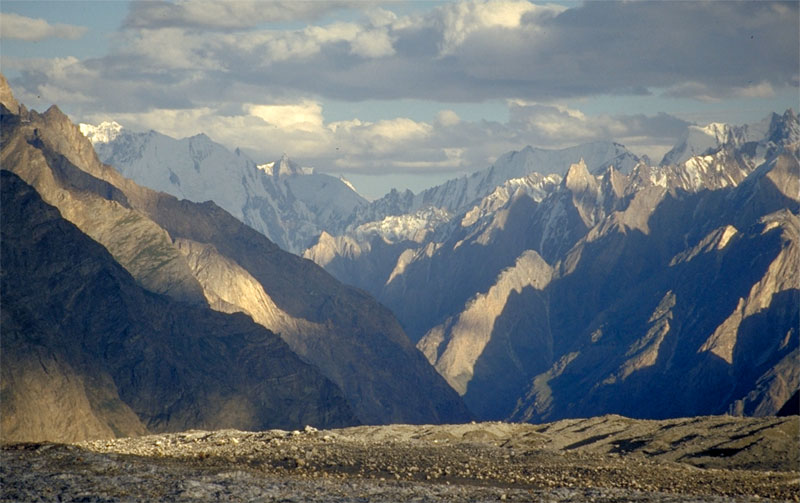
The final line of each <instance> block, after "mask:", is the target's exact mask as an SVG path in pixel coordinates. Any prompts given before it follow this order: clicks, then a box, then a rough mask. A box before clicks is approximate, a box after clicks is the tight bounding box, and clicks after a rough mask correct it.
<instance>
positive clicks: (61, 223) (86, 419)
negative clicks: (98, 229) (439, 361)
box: [0, 170, 355, 441]
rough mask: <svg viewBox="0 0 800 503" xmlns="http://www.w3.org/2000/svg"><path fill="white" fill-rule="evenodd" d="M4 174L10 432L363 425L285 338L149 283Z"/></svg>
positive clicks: (32, 437)
mask: <svg viewBox="0 0 800 503" xmlns="http://www.w3.org/2000/svg"><path fill="white" fill-rule="evenodd" d="M1 176H2V178H0V181H2V205H3V225H2V257H3V260H2V279H3V281H2V298H3V305H2V316H3V339H2V350H3V367H2V378H3V379H2V387H1V388H0V389H1V390H2V391H1V392H2V398H3V400H2V408H3V414H2V436H3V439H4V440H28V441H39V440H56V441H74V440H81V439H88V438H109V437H114V436H127V435H138V434H143V433H146V432H147V431H153V432H157V431H180V430H185V429H190V428H244V429H264V428H273V427H278V428H293V427H294V428H296V427H298V426H302V425H304V424H332V425H345V424H350V423H352V422H353V421H354V420H355V418H354V416H353V414H352V412H351V410H350V408H349V407H348V405H347V401H346V400H345V398H344V396H343V395H342V393H341V391H340V390H339V389H338V388H337V387H336V386H335V385H334V384H333V383H332V382H330V381H329V380H327V379H326V378H324V377H323V376H322V375H320V374H319V372H318V371H317V370H316V369H314V368H313V367H311V366H310V365H308V364H306V363H303V362H302V361H300V359H299V358H297V357H296V356H295V355H294V354H293V353H292V351H291V350H290V349H289V347H288V346H287V345H286V344H285V343H284V342H283V341H281V340H280V339H279V338H278V337H277V336H276V335H275V334H273V333H271V332H269V331H267V330H266V329H264V328H263V327H260V326H259V325H256V324H255V323H253V322H252V321H251V320H249V319H248V318H246V317H244V316H242V315H234V316H231V315H226V314H222V313H217V312H214V311H212V310H210V309H208V308H205V307H202V306H195V305H191V304H187V303H182V302H177V301H175V300H172V299H170V298H168V297H165V296H162V295H158V294H153V293H150V292H148V291H146V290H144V289H143V288H142V287H141V286H139V285H138V284H137V283H136V282H135V280H134V279H133V278H132V277H131V276H130V274H128V272H127V271H125V270H124V269H123V268H122V267H120V266H119V264H117V262H116V261H115V260H114V259H113V257H112V256H111V255H110V254H109V253H108V251H107V250H106V249H104V248H103V247H102V246H100V245H99V244H98V243H96V242H95V241H93V240H92V239H90V238H89V237H88V236H86V235H84V234H83V233H82V232H80V230H78V228H76V227H75V226H74V225H73V224H71V223H69V222H67V221H65V220H64V219H62V218H61V215H60V214H59V212H58V210H56V209H55V208H53V207H51V206H49V205H46V204H45V203H43V202H42V201H41V198H40V197H39V195H38V193H37V192H36V191H35V190H34V189H33V188H32V187H30V186H29V185H27V184H26V183H24V182H23V181H22V180H21V179H19V178H18V177H17V176H16V175H13V174H11V173H10V172H8V171H5V170H3V171H2V175H1Z"/></svg>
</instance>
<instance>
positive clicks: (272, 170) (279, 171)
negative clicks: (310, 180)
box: [258, 154, 314, 177]
mask: <svg viewBox="0 0 800 503" xmlns="http://www.w3.org/2000/svg"><path fill="white" fill-rule="evenodd" d="M258 169H260V170H261V171H263V172H265V173H266V174H268V175H270V176H276V177H280V176H292V175H313V174H314V168H310V167H305V166H299V165H297V164H296V163H295V162H294V161H292V160H291V159H289V156H288V155H286V154H283V155H282V156H281V158H280V159H278V160H277V161H272V162H268V163H265V164H259V165H258Z"/></svg>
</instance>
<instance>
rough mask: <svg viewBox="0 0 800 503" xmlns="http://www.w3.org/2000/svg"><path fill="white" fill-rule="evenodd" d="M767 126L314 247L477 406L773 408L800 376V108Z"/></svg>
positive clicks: (584, 410)
mask: <svg viewBox="0 0 800 503" xmlns="http://www.w3.org/2000/svg"><path fill="white" fill-rule="evenodd" d="M761 125H762V126H763V127H762V128H761V129H760V131H761V132H760V136H752V135H754V134H755V133H753V131H755V130H756V129H757V128H752V127H751V128H738V129H737V128H732V127H727V129H726V127H722V126H720V125H717V126H716V130H718V131H721V130H727V131H729V132H728V133H726V134H725V135H720V143H719V144H717V145H716V146H715V147H714V146H708V145H707V143H706V142H705V138H704V140H703V143H702V144H701V145H699V146H698V145H689V143H691V140H692V139H693V135H688V136H687V137H688V138H689V140H688V141H689V143H687V140H683V141H682V143H681V144H679V145H678V146H676V148H675V149H673V151H672V154H674V153H676V152H684V151H687V150H688V151H690V152H696V151H700V152H702V154H701V155H694V156H690V157H688V158H686V160H684V161H683V162H680V163H677V164H670V163H669V162H668V161H669V159H670V158H672V157H680V156H676V155H672V154H668V155H667V156H665V162H664V163H662V164H661V165H659V166H649V165H648V164H647V163H646V162H643V161H642V162H639V163H638V164H636V165H635V166H634V167H633V168H631V169H629V170H628V169H627V168H626V171H628V173H625V172H621V171H619V170H617V169H616V168H615V167H614V166H608V167H605V168H600V169H597V168H596V167H595V165H587V163H586V162H585V161H584V160H580V161H579V162H575V163H574V164H572V165H571V166H570V168H569V170H568V171H567V172H566V175H565V176H564V177H563V178H561V179H560V181H558V183H552V184H551V185H549V186H547V187H546V188H545V190H541V191H531V190H529V189H528V187H530V186H531V184H530V181H531V180H532V179H537V177H540V176H542V175H541V174H536V175H528V176H527V177H524V178H523V179H521V180H519V181H517V180H512V181H507V182H506V183H505V184H504V185H503V186H500V187H498V188H497V189H496V191H495V192H493V193H491V194H489V195H488V196H486V197H484V198H483V199H480V200H478V201H477V202H473V203H472V204H471V205H467V206H465V207H463V208H462V209H461V211H460V212H453V214H452V217H451V218H450V219H449V220H447V221H444V222H442V223H440V224H439V225H438V226H436V227H435V228H434V229H432V230H431V231H430V232H428V233H427V234H426V235H425V237H424V238H423V239H420V240H413V239H406V240H403V241H394V242H392V241H391V240H389V239H386V238H384V237H378V236H373V237H372V238H371V239H370V240H365V239H363V238H359V237H358V236H357V235H355V234H352V233H351V234H349V235H344V236H337V237H332V236H324V235H323V236H322V237H321V238H320V240H319V241H318V243H317V244H316V245H315V246H314V247H312V248H310V249H309V250H308V251H307V252H306V255H305V256H307V257H309V258H312V259H314V260H315V261H317V262H318V263H320V264H322V265H324V266H325V267H326V268H327V269H328V270H329V271H331V272H332V273H333V274H334V275H336V276H337V277H339V278H340V279H342V280H343V281H349V282H351V283H352V284H355V285H358V286H359V287H361V288H364V289H366V290H367V291H369V292H371V293H372V294H373V295H375V296H376V298H378V299H379V300H380V301H381V302H383V303H384V304H386V305H387V306H388V307H389V308H391V309H392V310H393V312H395V314H396V315H397V316H398V318H399V319H400V321H401V323H403V326H404V327H405V329H406V331H407V333H408V334H409V336H410V337H411V338H412V340H415V341H418V343H417V346H418V347H419V348H420V350H422V351H423V352H424V353H425V354H426V356H427V357H428V359H429V361H430V362H431V364H433V365H434V366H436V368H437V370H439V372H440V373H441V374H442V375H443V376H445V378H446V379H447V380H448V382H449V383H450V384H451V386H453V388H454V389H456V390H457V391H458V392H459V394H461V395H462V396H463V398H464V399H465V401H466V402H467V405H468V406H469V407H470V409H471V410H472V412H473V413H475V414H476V416H477V417H479V418H485V419H513V420H526V421H542V420H551V419H560V418H563V417H579V416H592V415H598V414H605V413H618V414H624V415H628V416H632V417H642V418H663V417H675V416H689V415H697V414H718V413H726V412H731V413H739V414H741V413H746V414H762V415H764V414H772V413H775V412H776V411H777V410H778V409H780V407H781V406H782V405H783V404H784V403H786V402H787V401H788V400H789V398H790V396H791V395H792V393H794V391H795V390H797V389H798V387H800V378H799V376H798V370H797V369H798V345H799V344H798V326H800V321H799V320H798V310H799V309H800V307H798V306H800V298H798V287H799V286H800V285H798V278H800V271H798V264H800V257H798V256H797V247H798V237H797V236H798V218H797V214H798V199H800V189H798V176H799V173H798V172H799V171H800V169H799V168H798V161H797V157H798V149H799V148H800V128H798V120H797V117H796V116H795V115H794V112H793V111H787V112H786V113H784V114H783V115H778V114H773V115H772V116H770V117H768V119H767V120H765V121H763V122H762V123H761ZM737 131H739V132H741V131H745V132H748V134H751V136H750V137H748V136H747V135H745V134H738V133H736V132H737ZM681 155H682V154H681ZM508 157H511V156H506V158H508ZM551 176H552V175H551ZM511 182H516V186H518V187H521V189H518V190H516V191H512V190H508V189H507V188H506V187H508V186H509V185H512V184H511ZM553 182H555V180H553ZM723 341H724V342H723ZM723 347H724V348H725V349H724V350H723V349H722V348H723ZM654 395H655V396H659V397H663V399H662V398H659V400H656V401H654V400H651V399H650V397H652V396H654Z"/></svg>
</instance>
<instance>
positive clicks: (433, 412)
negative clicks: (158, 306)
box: [0, 80, 469, 427]
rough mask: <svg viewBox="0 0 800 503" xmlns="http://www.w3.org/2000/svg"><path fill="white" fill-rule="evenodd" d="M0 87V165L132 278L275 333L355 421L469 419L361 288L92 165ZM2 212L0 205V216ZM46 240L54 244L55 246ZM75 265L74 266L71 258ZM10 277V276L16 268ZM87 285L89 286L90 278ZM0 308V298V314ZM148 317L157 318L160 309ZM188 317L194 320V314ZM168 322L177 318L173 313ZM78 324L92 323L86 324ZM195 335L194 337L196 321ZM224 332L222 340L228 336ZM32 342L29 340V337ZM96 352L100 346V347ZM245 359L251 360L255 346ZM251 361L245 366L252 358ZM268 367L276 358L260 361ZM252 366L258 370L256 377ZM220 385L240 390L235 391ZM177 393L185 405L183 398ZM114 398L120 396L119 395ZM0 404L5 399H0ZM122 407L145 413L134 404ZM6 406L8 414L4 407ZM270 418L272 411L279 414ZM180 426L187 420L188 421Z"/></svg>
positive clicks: (148, 379)
mask: <svg viewBox="0 0 800 503" xmlns="http://www.w3.org/2000/svg"><path fill="white" fill-rule="evenodd" d="M0 84H2V85H0V96H2V97H3V99H4V100H5V101H4V102H3V106H5V108H4V109H3V115H2V137H1V138H2V144H1V147H2V150H1V151H0V159H1V160H2V167H3V169H6V170H10V171H12V172H13V173H14V174H16V175H17V176H19V177H20V178H21V179H23V180H24V181H25V182H26V183H28V184H30V185H31V186H32V187H33V188H34V189H35V191H36V192H37V193H38V194H39V196H40V197H41V198H42V199H43V200H44V201H45V202H46V203H48V204H52V205H53V206H55V207H56V208H57V209H58V211H59V212H60V213H61V216H62V217H63V218H64V219H66V220H68V221H69V222H71V223H72V224H74V225H75V226H77V228H78V229H80V231H81V232H83V233H85V234H86V235H87V236H89V237H90V238H91V239H93V240H94V241H96V242H98V243H99V244H101V245H102V246H103V247H105V249H107V250H108V252H109V253H110V254H111V256H112V257H113V259H114V260H115V261H116V262H117V263H119V265H121V266H122V267H123V268H124V269H125V270H126V271H127V272H128V273H129V274H130V275H131V276H132V277H133V278H134V280H135V281H136V283H137V284H138V285H139V286H141V287H143V288H144V289H146V290H148V291H149V292H153V293H157V294H163V295H166V296H167V297H169V298H170V299H172V300H173V301H177V302H179V303H181V304H182V305H187V306H196V307H197V308H205V307H211V308H212V309H214V310H216V311H221V312H225V313H236V312H242V313H245V314H246V315H248V316H250V317H251V318H252V319H253V320H254V321H255V322H256V323H258V324H260V325H262V326H264V327H266V328H268V329H269V330H271V331H272V332H274V333H277V334H279V335H280V337H281V338H282V339H283V340H284V341H285V342H286V343H288V345H289V347H290V348H291V350H292V351H293V352H294V353H296V354H297V355H299V356H300V357H301V358H302V359H303V360H304V361H306V362H308V363H311V364H313V365H314V366H315V367H316V368H317V369H319V371H320V372H321V373H322V374H323V375H324V376H325V377H327V378H328V379H330V380H331V381H333V383H334V384H335V385H336V386H338V387H339V388H340V389H341V392H342V394H343V396H344V397H345V399H346V401H347V406H348V407H349V409H350V410H351V411H352V414H353V415H354V416H355V420H356V421H360V422H365V423H390V422H407V423H426V422H430V423H435V422H456V421H463V420H465V419H468V418H469V414H468V412H467V410H466V408H465V407H464V405H463V403H462V401H461V400H460V398H459V397H458V395H457V394H456V393H455V392H454V391H453V390H452V389H450V387H449V386H448V385H447V384H446V383H445V381H444V380H443V379H442V378H441V376H439V375H438V374H437V373H436V371H435V370H434V369H433V368H432V367H431V366H430V365H429V364H428V362H426V361H425V358H424V357H423V356H422V354H421V353H419V351H417V350H416V348H415V347H414V346H413V344H412V343H411V342H410V341H409V340H408V338H407V337H406V335H405V334H404V333H403V330H402V329H401V327H400V325H399V324H398V323H397V321H396V319H395V318H394V317H393V316H392V314H391V313H390V312H389V311H388V310H387V309H385V308H384V307H382V306H381V305H379V304H378V303H377V302H375V301H374V300H373V299H372V298H370V297H369V296H368V295H367V294H365V293H364V292H362V291H359V290H356V289H354V288H352V287H347V286H344V285H342V284H341V283H339V282H338V281H336V280H335V279H334V278H333V277H331V276H330V275H329V274H328V273H326V272H325V271H324V270H322V269H321V268H320V267H318V266H316V265H315V264H313V263H311V262H310V261H307V260H304V259H301V258H299V257H297V256H295V255H292V254H290V253H288V252H284V251H283V250H281V249H280V248H279V247H278V246H276V245H275V244H273V243H272V242H270V241H269V240H268V239H267V238H266V237H264V236H263V235H262V234H260V233H258V232H256V231H255V230H253V229H252V228H250V227H248V226H246V225H244V224H242V223H241V222H240V221H238V220H237V219H235V218H234V217H232V216H231V215H230V214H229V213H227V212H226V211H224V210H223V209H221V208H220V207H219V206H217V205H216V204H214V203H211V202H206V203H202V204H200V203H194V202H190V201H187V200H178V199H176V198H175V197H173V196H170V195H167V194H164V193H158V192H155V191H152V190H150V189H146V188H144V187H141V186H139V185H137V184H135V183H134V182H132V181H131V180H129V179H126V178H124V177H122V176H121V175H120V174H119V173H118V172H117V171H115V170H114V169H113V168H111V167H110V166H108V165H104V164H102V163H100V162H99V160H98V159H97V156H96V154H95V152H94V149H93V147H92V145H91V143H90V142H89V141H88V140H87V139H86V137H85V136H83V135H82V134H81V133H80V131H79V130H78V128H77V127H76V126H75V125H73V124H72V123H70V121H69V119H68V118H67V117H66V116H65V115H63V114H62V113H61V112H60V111H59V110H58V109H57V108H55V107H52V108H51V109H49V110H48V111H47V112H46V113H44V114H39V113H36V112H34V111H31V112H28V111H27V110H26V109H25V108H24V107H20V106H18V105H17V104H16V102H13V101H12V100H13V97H12V96H11V92H10V90H8V89H7V87H6V84H5V81H4V80H3V81H2V82H0ZM14 110H17V113H14ZM5 212H6V209H5V206H4V215H5ZM4 218H5V217H4ZM54 246H55V250H56V251H57V250H58V247H59V245H58V244H56V245H54ZM87 260H88V259H87ZM75 263H76V264H80V263H81V262H80V260H77V259H76V260H75ZM30 267H35V264H30ZM78 272H80V269H79V270H78ZM9 274H14V270H13V269H12V270H10V272H9ZM78 277H80V275H79V276H78ZM4 278H5V276H4ZM23 280H24V278H23V279H19V281H23ZM4 281H6V280H5V279H4ZM49 281H50V283H52V284H53V285H57V284H58V281H59V276H53V277H50V278H49ZM87 281H89V282H90V283H91V278H87ZM9 284H10V283H9ZM37 292H38V293H39V294H40V295H41V296H42V299H40V302H41V303H43V304H44V305H48V304H47V303H48V302H52V303H55V304H56V305H60V300H59V299H55V300H50V299H49V296H48V295H49V288H48V287H47V286H44V285H42V286H40V287H39V288H38V289H37ZM4 295H5V292H4ZM165 305H167V304H165ZM5 306H6V303H5V299H4V302H3V303H2V308H3V310H4V313H5ZM67 314H69V313H67ZM152 316H153V317H154V318H156V319H159V317H160V316H161V315H160V314H153V315H152ZM186 316H187V317H188V318H198V319H199V320H201V321H202V316H199V315H198V316H195V315H190V314H187V315H186ZM215 316H216V314H215ZM220 316H221V315H220ZM119 319H120V324H121V325H120V328H119V329H120V330H122V331H123V333H121V334H119V337H120V338H122V339H124V338H125V337H127V336H128V335H131V336H135V333H134V332H125V329H126V328H125V327H126V326H128V324H129V322H127V321H125V318H124V317H120V318H119ZM167 319H169V320H176V321H174V323H182V322H181V321H180V319H181V318H167ZM237 319H241V317H239V318H237ZM185 323H186V324H187V326H188V327H194V326H195V325H194V324H193V322H192V321H190V320H187V321H186V322H185ZM67 327H69V328H70V329H73V328H75V326H73V325H68V326H67ZM84 328H86V329H87V330H90V331H91V330H93V329H92V327H91V326H90V325H85V327H84ZM100 328H102V327H99V328H98V329H100ZM159 329H160V327H159ZM176 330H177V329H176ZM237 330H238V332H237V333H238V334H240V335H241V334H244V333H245V331H244V329H237ZM248 330H249V329H248ZM258 330H260V329H258ZM196 333H197V334H198V336H199V328H198V329H197V331H196ZM261 333H264V331H261ZM220 334H221V335H220V337H223V335H224V334H225V332H224V331H221V332H220ZM89 336H91V337H95V336H98V337H99V336H100V335H98V334H93V333H92V334H88V335H87V337H89ZM168 336H169V332H158V333H156V334H153V337H168ZM237 337H239V336H236V337H233V336H231V337H223V342H224V344H228V345H231V348H230V351H231V352H233V353H234V354H241V355H242V357H244V356H245V352H244V349H245V348H242V347H240V346H239V342H237V341H242V342H247V344H250V341H251V339H248V338H247V337H244V338H243V339H242V338H237ZM5 340H6V339H5V338H3V339H2V341H1V342H3V343H5ZM29 343H30V344H32V343H34V341H31V340H28V341H26V342H25V344H29ZM176 343H177V342H176ZM137 344H141V345H142V346H137V347H141V348H142V351H152V352H154V353H155V354H156V355H157V354H158V353H159V352H161V351H162V350H163V348H161V347H160V346H159V345H157V344H156V345H154V346H151V345H149V344H146V343H145V342H143V341H139V342H137ZM181 344H183V343H181ZM215 344H216V343H215ZM246 347H249V346H246ZM194 349H195V348H194V346H192V344H189V342H188V339H187V340H186V343H185V345H184V346H182V349H181V351H182V353H180V354H181V355H182V358H184V359H185V361H184V362H183V363H182V365H185V366H186V369H187V372H188V371H191V372H200V371H201V369H203V368H205V367H204V366H203V365H205V364H206V363H208V362H202V363H203V364H202V365H201V364H200V362H198V364H197V365H195V364H194V363H193V360H192V358H194V357H192V358H188V356H189V355H190V354H194V353H192V351H193V350H194ZM200 349H201V348H197V350H198V351H200ZM211 349H213V350H215V351H222V350H223V349H225V348H218V347H216V346H213V345H212V348H211ZM76 350H77V348H76ZM99 350H107V348H105V347H104V346H102V345H101V346H100V347H99ZM203 351H205V350H203ZM226 351H227V350H226ZM168 354H169V352H167V353H165V355H168ZM208 355H209V354H208V353H197V354H196V356H197V357H198V358H201V359H203V358H210V356H208ZM154 358H155V357H154ZM187 358H188V359H187ZM248 358H256V359H257V358H258V356H257V353H254V354H253V355H252V356H249V357H248ZM154 361H156V362H158V359H157V358H156V359H155V360H154ZM247 361H248V365H250V363H249V362H250V360H247ZM288 361H289V360H287V362H288ZM224 362H225V363H226V364H227V365H229V366H230V367H234V366H237V365H241V366H242V368H243V369H248V368H250V367H248V366H247V365H244V363H243V362H241V363H237V361H236V360H232V359H227V360H224ZM253 364H257V361H256V362H255V363H253ZM264 364H265V365H269V366H271V367H276V366H278V365H277V364H274V363H270V362H269V361H267V360H265V362H264ZM7 371H8V372H11V373H12V374H13V373H14V372H15V371H16V370H15V367H13V366H10V365H6V360H5V359H4V366H3V372H4V373H5V372H7ZM265 371H266V370H265ZM136 372H138V370H137V371H136ZM141 372H143V374H139V373H134V375H127V378H130V379H133V382H134V384H136V383H143V384H144V383H150V384H152V385H153V386H156V385H157V383H158V382H159V380H160V378H159V377H158V376H159V375H161V374H159V373H166V374H167V375H172V373H173V372H172V371H171V370H170V368H169V366H168V365H167V364H164V365H163V366H161V367H158V366H157V365H156V367H155V368H152V369H150V368H142V369H141ZM151 372H156V373H155V374H152V373H151ZM276 372H278V373H280V372H285V373H286V375H287V376H291V375H293V374H294V373H295V371H294V370H292V369H291V367H290V366H289V367H281V368H280V370H276ZM252 374H253V376H254V378H258V376H259V375H262V374H259V373H257V372H252ZM5 375H7V374H4V376H5ZM238 375H239V374H238V370H237V371H236V372H234V371H233V370H231V376H232V378H233V377H236V376H238ZM287 378H288V377H287ZM115 379H116V378H115ZM242 379H244V378H242ZM4 382H5V381H4ZM115 382H116V381H115ZM164 382H165V383H169V382H171V381H169V380H168V379H167V380H165V381H164ZM225 382H226V383H227V382H228V381H225ZM270 382H271V384H270V385H271V386H278V387H279V386H281V380H280V379H276V380H273V381H270ZM223 384H224V383H223ZM244 384H245V382H244V381H243V383H242V385H244ZM117 385H118V386H119V384H117ZM226 386H227V385H226ZM231 386H233V384H231ZM226 389H227V390H228V392H230V393H234V394H235V393H238V391H236V390H237V389H238V388H236V387H233V388H226ZM334 389H335V388H334ZM321 390H322V388H319V389H318V390H317V391H319V392H321ZM150 391H152V392H154V393H155V392H156V391H158V390H155V389H153V390H150ZM181 392H182V391H181V389H178V390H176V393H181ZM307 392H308V393H312V392H314V391H313V390H312V389H309V390H307ZM211 393H212V392H211V391H209V395H208V396H207V397H206V399H207V400H213V399H216V398H217V395H212V394H211ZM328 395H329V397H330V398H331V399H332V400H333V399H335V397H336V395H335V393H334V392H333V391H331V392H330V393H328ZM4 396H5V395H4ZM141 396H143V397H146V396H150V399H151V400H155V401H157V400H158V397H159V396H160V395H159V394H158V393H156V394H152V393H151V394H149V395H148V391H147V390H142V391H141ZM185 396H186V398H185V399H186V400H189V401H191V397H190V395H188V394H187V395H185ZM225 396H226V395H225V394H222V395H219V396H218V398H219V400H222V401H224V399H225ZM121 398H122V400H123V401H125V400H126V399H125V397H124V396H121ZM143 399H144V398H143ZM6 403H7V402H6V401H5V400H4V401H3V405H5V404H6ZM125 403H128V402H125ZM220 403H222V402H220ZM128 405H129V406H131V407H132V408H133V410H134V412H136V414H137V415H139V417H140V418H141V417H142V416H141V413H140V412H139V410H138V409H136V408H135V407H133V405H132V404H130V403H128ZM151 405H152V404H151ZM151 405H148V406H151ZM152 406H155V405H152ZM264 406H265V407H266V406H267V405H264ZM270 406H271V405H270ZM281 407H286V411H285V414H288V415H289V416H291V417H292V418H293V420H295V421H297V422H298V423H299V422H300V421H301V418H302V417H305V416H304V415H303V413H301V411H294V410H293V409H292V408H291V407H290V404H289V403H288V402H287V403H285V404H283V405H281ZM309 407H311V408H312V410H313V409H314V408H315V407H317V405H314V404H309ZM3 412H4V413H3V417H4V420H5V418H6V417H7V416H8V414H6V412H7V410H5V409H4V411H3ZM309 413H310V412H309ZM276 414H278V415H279V416H280V415H281V414H284V412H280V413H278V412H276ZM331 414H332V416H331V417H343V415H342V414H343V413H342V414H340V415H339V416H335V414H334V413H333V412H331ZM237 421H238V420H237ZM237 421H233V423H232V424H231V426H233V427H244V426H242V425H243V424H245V423H241V422H237ZM236 425H239V426H236ZM184 427H193V426H192V425H191V424H190V422H187V423H186V424H185V425H184Z"/></svg>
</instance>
